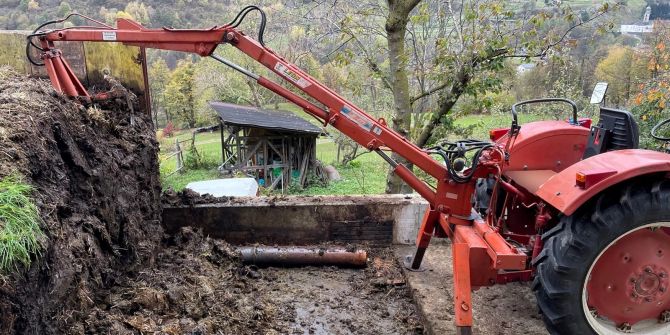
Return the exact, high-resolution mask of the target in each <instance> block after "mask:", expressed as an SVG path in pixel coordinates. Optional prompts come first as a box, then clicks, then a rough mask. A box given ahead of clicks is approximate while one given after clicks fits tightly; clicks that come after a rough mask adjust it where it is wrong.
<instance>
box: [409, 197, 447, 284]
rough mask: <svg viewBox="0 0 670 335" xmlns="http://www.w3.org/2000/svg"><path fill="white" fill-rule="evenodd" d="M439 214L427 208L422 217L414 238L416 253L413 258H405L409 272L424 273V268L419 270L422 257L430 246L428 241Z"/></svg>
mask: <svg viewBox="0 0 670 335" xmlns="http://www.w3.org/2000/svg"><path fill="white" fill-rule="evenodd" d="M439 217H440V216H439V213H438V212H437V211H435V210H432V209H430V208H428V210H426V213H425V214H424V215H423V220H422V221H421V227H420V228H419V234H418V236H417V237H416V252H415V253H414V257H412V256H407V257H406V258H405V264H404V265H405V267H406V268H407V269H408V270H410V271H425V269H424V268H421V262H422V261H423V256H424V254H425V253H426V248H428V245H429V244H430V239H431V237H433V233H434V232H435V225H436V224H437V220H439Z"/></svg>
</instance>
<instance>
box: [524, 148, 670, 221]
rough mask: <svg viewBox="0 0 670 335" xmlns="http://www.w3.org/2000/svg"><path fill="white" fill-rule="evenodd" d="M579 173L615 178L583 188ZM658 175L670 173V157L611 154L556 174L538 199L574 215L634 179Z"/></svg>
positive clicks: (636, 151) (643, 152) (648, 153)
mask: <svg viewBox="0 0 670 335" xmlns="http://www.w3.org/2000/svg"><path fill="white" fill-rule="evenodd" d="M578 172H581V173H587V174H588V173H594V174H597V173H605V175H609V174H610V173H611V175H609V176H607V177H604V178H602V179H601V180H599V181H596V182H594V183H592V184H591V185H589V186H588V187H586V188H581V187H579V186H577V183H576V176H577V173H578ZM658 172H670V155H669V154H665V153H661V152H658V151H651V150H642V149H626V150H617V151H609V152H605V153H602V154H599V155H595V156H592V157H590V158H587V159H584V160H582V161H579V162H577V163H575V164H573V165H572V166H570V167H568V168H566V169H564V170H563V171H561V172H558V173H556V174H555V175H553V176H551V177H550V178H549V179H547V181H545V182H544V183H543V184H542V185H541V186H540V187H539V188H538V190H537V191H536V192H535V195H537V196H538V197H539V198H541V199H542V200H544V201H545V202H547V203H548V204H550V205H551V206H553V207H554V208H556V209H557V210H559V211H561V212H562V213H563V214H565V215H572V214H573V213H574V212H575V211H576V210H577V209H578V208H579V207H581V206H582V205H583V204H584V203H585V202H587V201H588V200H589V199H591V198H593V197H594V196H595V195H597V194H599V193H600V192H602V191H604V190H606V189H607V188H609V187H611V186H614V185H616V184H619V183H621V182H623V181H626V180H629V179H631V178H634V177H638V176H642V175H647V174H651V173H658Z"/></svg>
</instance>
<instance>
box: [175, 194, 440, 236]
mask: <svg viewBox="0 0 670 335" xmlns="http://www.w3.org/2000/svg"><path fill="white" fill-rule="evenodd" d="M427 206H428V204H427V203H426V202H425V201H424V200H423V199H421V198H419V197H416V196H412V197H406V196H402V195H380V196H315V197H281V198H278V197H255V198H235V199H233V200H231V201H228V202H224V203H214V204H202V205H195V206H191V207H188V206H184V207H166V208H164V210H163V225H164V226H165V228H166V230H167V231H168V232H174V231H176V230H178V229H179V228H180V227H181V226H192V227H196V228H202V229H203V231H204V233H205V234H208V235H210V236H212V237H217V238H222V239H225V240H227V241H228V242H231V243H235V244H248V243H263V244H284V245H286V244H318V243H321V242H327V241H335V242H343V243H363V242H365V243H370V244H376V245H388V244H390V243H396V244H413V243H414V240H415V239H416V234H417V230H418V227H419V224H420V223H421V217H422V216H423V212H424V211H425V210H426V208H427Z"/></svg>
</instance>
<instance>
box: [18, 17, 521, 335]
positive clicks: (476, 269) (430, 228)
mask: <svg viewBox="0 0 670 335" xmlns="http://www.w3.org/2000/svg"><path fill="white" fill-rule="evenodd" d="M253 10H258V11H259V12H260V13H261V17H262V19H263V20H262V22H261V28H260V32H259V38H258V40H256V39H253V38H250V37H249V36H246V35H245V34H243V33H242V32H240V31H239V30H237V29H236V28H237V26H238V25H239V24H240V23H241V21H242V20H243V19H244V17H245V16H246V15H247V14H248V13H249V12H250V11H253ZM87 19H88V18H87ZM238 19H239V20H238ZM91 21H93V22H96V23H98V24H99V26H95V27H71V28H65V29H56V30H47V31H36V32H34V33H33V34H32V35H30V36H29V37H28V40H29V43H30V44H29V46H32V47H34V48H37V49H39V50H40V51H41V58H42V60H43V61H44V65H45V66H46V69H47V72H48V74H49V77H50V79H51V82H52V84H53V86H54V88H55V89H56V90H57V91H60V92H62V93H64V94H66V95H68V96H70V97H74V98H77V99H80V100H83V101H85V102H86V101H89V102H90V101H91V100H95V97H92V96H91V95H90V94H89V93H88V92H87V90H86V89H85V88H84V86H83V85H82V84H81V82H80V81H79V80H78V79H77V77H76V76H75V75H74V73H73V72H72V69H71V68H70V66H69V65H68V63H67V62H66V61H65V59H64V58H63V56H62V53H61V51H60V50H59V49H58V48H56V46H55V43H56V42H60V41H93V42H121V43H124V44H126V45H133V46H140V47H145V48H155V49H165V50H176V51H184V52H190V53H195V54H198V55H200V56H203V57H206V56H209V57H212V58H214V59H216V60H217V61H219V62H222V63H224V64H226V65H227V66H229V67H232V68H233V69H235V70H237V71H239V72H241V73H243V74H245V75H247V76H249V77H251V78H253V79H255V80H256V82H257V83H258V84H259V85H261V86H263V87H265V88H267V89H269V90H271V91H273V92H275V93H277V94H279V95H280V96H282V97H284V98H286V99H287V100H289V101H291V102H293V103H294V104H296V105H298V106H300V107H301V108H302V109H303V110H304V111H305V112H307V113H308V114H310V115H312V116H314V117H316V118H318V119H319V120H321V121H322V122H323V123H324V125H328V124H330V125H331V126H333V127H335V128H337V129H338V130H340V131H341V132H342V133H344V134H345V135H347V136H349V137H350V138H352V139H353V140H355V141H356V142H357V143H359V144H360V145H362V146H364V147H366V148H367V149H368V150H374V151H375V152H377V153H378V154H379V155H380V156H381V157H382V158H384V159H385V160H386V161H387V162H388V163H389V164H391V166H392V167H393V171H394V172H395V173H396V174H397V175H398V176H399V177H400V178H402V180H404V181H405V182H406V183H407V184H408V185H409V186H411V187H412V188H413V189H414V190H416V191H417V192H418V193H419V194H420V195H421V196H422V197H424V198H425V199H426V200H428V202H429V203H430V208H429V210H428V211H427V212H426V215H425V216H424V219H423V221H422V224H421V228H420V230H419V235H418V237H417V241H416V243H417V251H416V254H415V256H414V258H413V259H412V260H411V262H410V267H411V269H414V270H418V269H419V267H420V264H421V261H422V259H423V255H424V252H425V250H426V248H427V247H428V244H429V242H430V239H431V237H432V236H433V235H439V236H443V237H444V236H448V237H450V238H451V239H452V241H453V242H454V245H453V253H454V260H455V261H454V290H455V292H454V302H455V304H456V306H457V307H456V308H455V309H454V310H455V313H456V325H457V326H458V329H459V333H462V334H467V333H469V331H470V329H471V328H470V327H471V325H472V312H471V310H472V309H471V305H470V303H471V298H470V291H471V286H472V284H471V283H473V282H474V283H475V284H476V285H477V286H479V285H483V284H482V283H481V280H480V279H481V278H482V273H491V271H493V272H495V271H498V270H499V269H505V270H524V269H525V268H526V260H527V257H526V256H525V255H524V254H523V253H519V252H518V251H517V250H516V249H515V248H512V247H511V246H510V245H509V244H508V243H507V242H506V241H505V239H504V238H503V237H502V236H501V235H500V234H499V233H498V231H497V230H496V229H495V228H493V227H492V226H491V225H489V224H487V223H485V222H483V221H481V219H478V218H476V216H475V215H473V214H472V208H471V207H472V206H471V203H470V199H471V196H472V193H473V191H474V182H470V181H463V180H460V181H459V180H458V179H457V176H453V175H451V174H450V172H449V169H448V168H447V167H446V166H445V164H443V163H440V162H438V161H437V160H435V159H434V158H433V157H431V155H430V154H429V153H428V152H426V151H424V150H423V149H421V148H419V147H418V146H416V145H415V144H413V143H412V142H410V141H409V140H407V139H406V138H404V137H403V136H401V135H400V134H398V133H397V132H395V131H393V130H392V129H390V128H389V127H388V126H387V125H386V122H385V121H384V120H383V119H379V120H376V119H374V118H373V117H371V116H370V115H368V114H367V113H365V112H364V111H363V110H362V109H361V108H359V107H357V106H356V105H354V104H353V103H351V102H349V101H347V100H346V99H345V98H343V97H342V96H340V95H338V94H337V93H336V92H334V91H333V90H331V89H330V88H328V87H326V86H325V85H323V84H322V83H320V82H318V81H317V80H315V79H314V78H312V77H311V76H310V75H308V74H307V73H305V72H304V71H302V70H301V69H300V68H298V67H297V66H295V65H293V64H291V63H289V62H287V61H286V60H285V59H283V58H282V57H280V56H279V55H277V54H276V53H275V52H274V51H272V50H271V49H270V48H268V47H266V46H265V45H264V43H263V38H262V37H263V30H264V26H265V15H264V14H263V13H262V11H261V10H260V9H259V8H258V7H255V6H248V7H247V8H245V9H243V10H242V11H241V12H240V14H238V16H237V17H236V18H235V20H233V22H231V23H229V24H227V25H224V26H222V27H213V28H211V29H171V28H162V29H148V28H145V27H143V26H141V25H140V24H139V23H136V22H134V21H131V20H127V19H119V20H118V21H117V27H116V28H113V27H109V26H107V25H104V24H102V23H99V22H97V21H94V20H91ZM54 22H60V21H53V22H52V23H54ZM43 26H44V25H43ZM40 28H41V27H40ZM35 41H38V43H37V44H36V43H35ZM38 44H39V45H38ZM220 44H230V45H232V46H234V47H235V48H237V49H239V50H240V51H241V52H243V53H245V54H246V55H248V56H249V57H251V58H253V59H255V60H256V61H258V62H260V63H261V64H263V65H264V66H265V67H267V68H268V69H270V70H271V71H272V72H274V73H275V74H277V75H279V76H280V77H282V78H284V79H285V80H287V81H288V82H290V83H291V84H293V85H294V86H295V87H296V88H298V89H299V90H301V91H302V92H304V93H305V94H307V95H308V96H310V97H311V98H313V99H314V100H316V101H318V102H319V103H320V104H321V105H323V107H320V106H317V105H315V104H314V103H312V102H310V101H308V100H306V99H304V98H302V97H301V96H299V95H297V94H295V93H293V92H291V91H289V90H288V89H286V88H284V87H282V86H280V85H279V84H277V83H275V82H273V81H271V80H269V79H267V78H265V77H262V76H259V75H257V74H254V73H252V72H250V71H248V70H246V69H244V68H241V67H239V66H238V65H236V64H233V63H231V62H230V61H228V60H226V59H223V58H220V57H218V56H216V55H215V54H214V50H215V49H216V48H217V47H218V46H219V45H220ZM28 57H30V55H28ZM31 62H33V63H35V62H34V61H33V60H32V59H31ZM386 149H389V150H391V151H393V152H395V153H397V154H398V155H400V156H402V157H404V158H406V159H407V160H408V161H410V162H412V164H414V166H416V167H418V168H419V169H421V170H423V171H425V172H426V173H428V174H429V175H430V176H432V177H433V178H435V180H436V185H437V187H436V188H432V187H431V186H429V185H428V184H426V183H425V182H423V181H422V180H421V179H419V178H418V177H417V176H416V175H415V174H414V173H413V172H412V171H411V170H409V169H408V168H407V167H406V166H404V165H402V164H398V163H397V162H395V161H394V160H393V159H391V158H390V157H389V156H388V155H387V154H386V153H385V152H384V151H383V150H386ZM502 157H503V154H502V150H501V149H500V148H497V147H493V148H491V149H490V150H487V151H486V152H485V153H484V154H482V157H481V159H479V156H477V157H476V158H477V159H475V160H478V162H477V161H476V162H474V164H473V168H472V169H475V170H474V171H473V175H474V176H475V177H485V176H488V175H489V174H497V175H498V176H499V175H500V171H501V166H502V161H503V158H502ZM486 280H487V284H488V285H490V284H492V282H491V283H488V281H490V279H486Z"/></svg>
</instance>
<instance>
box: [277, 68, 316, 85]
mask: <svg viewBox="0 0 670 335" xmlns="http://www.w3.org/2000/svg"><path fill="white" fill-rule="evenodd" d="M275 71H277V72H279V74H281V75H282V76H284V78H286V79H288V80H290V81H292V82H294V83H295V84H296V85H298V86H300V87H301V88H305V87H307V86H309V85H310V83H309V81H307V79H305V78H303V77H301V76H300V75H299V74H297V73H296V72H295V71H293V70H291V69H289V68H288V67H287V66H286V65H284V64H282V63H277V64H276V65H275Z"/></svg>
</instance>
